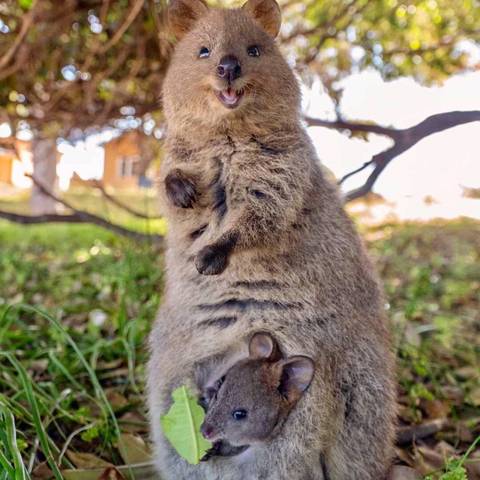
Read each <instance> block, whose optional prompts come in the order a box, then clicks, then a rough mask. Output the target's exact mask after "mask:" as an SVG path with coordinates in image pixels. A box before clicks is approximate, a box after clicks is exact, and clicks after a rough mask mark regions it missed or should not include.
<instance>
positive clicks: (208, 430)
mask: <svg viewBox="0 0 480 480" xmlns="http://www.w3.org/2000/svg"><path fill="white" fill-rule="evenodd" d="M200 431H201V432H202V435H203V436H204V437H205V438H206V439H207V440H208V439H209V438H211V437H212V436H213V427H212V426H211V425H209V424H208V423H205V422H204V423H202V425H201V427H200Z"/></svg>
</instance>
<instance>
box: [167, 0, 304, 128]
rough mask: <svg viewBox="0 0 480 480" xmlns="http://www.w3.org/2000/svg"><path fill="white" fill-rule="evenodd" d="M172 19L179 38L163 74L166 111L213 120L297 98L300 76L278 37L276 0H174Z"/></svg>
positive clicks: (278, 19) (294, 102)
mask: <svg viewBox="0 0 480 480" xmlns="http://www.w3.org/2000/svg"><path fill="white" fill-rule="evenodd" d="M169 23H170V25H171V28H172V30H173V32H174V33H175V35H176V36H177V38H179V39H180V42H179V44H178V45H177V47H176V49H175V55H174V57H173V59H172V62H171V65H170V68H169V72H168V75H167V78H166V80H165V86H164V88H165V98H166V99H168V101H167V104H166V105H165V107H166V110H167V112H172V113H175V114H181V113H182V112H185V113H188V115H190V117H192V116H193V117H197V118H198V119H199V120H201V119H204V120H205V117H206V118H207V119H208V122H209V123H211V121H212V119H213V118H216V119H222V118H225V117H226V116H229V115H231V112H233V111H235V112H237V111H244V110H245V109H247V110H248V108H249V106H250V107H251V108H253V109H254V110H258V109H264V108H276V107H275V102H278V99H279V98H281V97H283V98H290V99H291V100H292V102H291V103H293V104H294V105H295V104H296V102H297V99H298V87H297V85H296V81H295V79H294V77H293V75H292V73H291V71H290V69H289V68H288V66H287V64H286V63H285V61H284V60H283V58H282V56H281V54H280V52H279V51H278V49H277V47H276V46H275V43H274V38H275V36H276V35H277V34H278V31H279V29H280V23H281V15H280V9H279V7H278V5H277V3H276V2H275V1H274V0H249V1H248V2H247V3H246V4H245V5H244V6H243V7H242V8H241V9H235V10H217V9H211V8H209V7H208V6H207V5H206V4H205V3H204V2H203V1H202V0H172V1H171V2H170V7H169ZM170 101H171V102H172V104H171V105H170V104H169V102H170Z"/></svg>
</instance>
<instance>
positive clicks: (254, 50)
mask: <svg viewBox="0 0 480 480" xmlns="http://www.w3.org/2000/svg"><path fill="white" fill-rule="evenodd" d="M247 54H248V55H249V56H250V57H259V56H260V49H259V48H258V47H257V46H256V45H250V46H249V47H248V48H247Z"/></svg>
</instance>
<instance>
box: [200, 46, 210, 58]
mask: <svg viewBox="0 0 480 480" xmlns="http://www.w3.org/2000/svg"><path fill="white" fill-rule="evenodd" d="M209 56H210V50H209V49H208V48H207V47H202V48H201V49H200V50H199V51H198V58H208V57H209Z"/></svg>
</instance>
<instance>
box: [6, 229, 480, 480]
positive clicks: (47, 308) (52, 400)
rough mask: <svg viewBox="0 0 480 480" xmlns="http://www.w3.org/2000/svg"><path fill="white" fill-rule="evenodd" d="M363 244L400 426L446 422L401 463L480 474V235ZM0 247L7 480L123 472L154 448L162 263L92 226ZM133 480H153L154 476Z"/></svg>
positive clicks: (442, 472)
mask: <svg viewBox="0 0 480 480" xmlns="http://www.w3.org/2000/svg"><path fill="white" fill-rule="evenodd" d="M363 233H364V234H365V237H366V238H367V240H368V246H369V250H370V253H371V255H372V256H373V258H374V260H375V262H376V264H377V267H378V269H379V271H380V274H381V276H382V279H383V281H384V284H385V289H386V294H387V298H388V305H387V311H388V314H389V316H390V318H391V319H392V321H393V327H394V332H395V339H396V346H397V348H398V368H399V384H400V390H399V401H400V424H401V425H403V426H414V425H417V424H422V423H423V422H425V421H429V420H432V419H435V418H445V419H447V420H448V422H449V423H448V426H447V427H446V429H445V430H444V431H442V432H440V433H439V434H438V435H437V437H436V438H435V439H434V438H432V439H431V441H429V442H427V443H425V444H423V443H422V442H417V445H416V447H413V445H407V446H405V447H403V449H402V450H401V451H402V456H401V460H402V461H403V462H404V463H407V464H410V465H414V466H416V467H417V468H418V469H419V471H420V472H421V473H422V474H423V475H428V474H430V475H431V477H430V478H432V479H434V480H457V479H461V478H464V477H461V476H454V475H461V472H462V471H463V470H464V469H465V470H467V471H471V469H472V468H474V465H475V461H478V457H477V456H476V455H477V454H476V452H475V449H473V448H472V449H471V451H470V452H469V453H470V456H469V459H466V457H464V455H465V454H466V453H467V450H468V448H469V447H470V446H471V445H472V444H473V442H474V441H475V438H476V437H478V434H479V428H480V426H479V422H478V419H479V418H480V378H479V377H480V375H479V373H478V372H479V371H480V360H479V359H480V348H479V345H480V341H479V336H480V333H479V331H478V324H479V316H478V315H479V309H478V305H479V303H480V224H478V223H475V222H470V221H456V222H432V223H429V224H425V225H420V224H413V223H412V224H405V225H404V224H389V225H383V226H378V227H370V228H363ZM0 243H1V245H2V255H1V256H0V319H1V321H0V349H1V351H2V354H1V355H0V444H1V445H2V446H1V447H0V468H1V470H2V472H1V473H0V480H3V479H7V478H8V479H9V480H10V478H15V477H11V475H10V474H11V472H12V469H14V471H15V474H17V471H18V474H17V478H25V479H29V478H30V477H31V478H35V477H36V476H37V475H40V473H41V472H43V473H41V474H42V475H44V477H43V478H49V477H48V475H50V477H51V478H73V477H71V476H70V474H65V471H66V469H69V471H70V470H72V469H75V468H77V469H93V470H91V471H92V472H97V471H100V472H101V471H102V470H101V469H102V468H103V469H104V468H105V467H100V466H99V465H105V464H106V465H123V464H124V463H125V457H124V456H123V455H122V451H121V449H120V448H119V443H118V439H119V434H121V435H122V436H124V435H130V436H131V437H132V438H133V439H136V440H135V442H137V441H139V442H140V441H143V440H142V439H145V440H146V441H147V443H148V423H147V419H146V412H145V405H144V393H143V392H144V385H145V383H144V376H145V363H146V345H145V342H146V338H147V335H148V332H149V330H150V326H151V323H152V321H153V318H154V316H155V313H156V311H157V308H158V304H159V301H160V292H161V288H162V283H163V263H162V257H161V252H159V251H157V250H156V249H155V248H154V246H151V245H139V244H135V243H133V242H131V241H128V240H125V239H123V238H119V237H117V236H115V235H113V234H111V233H110V232H106V231H104V230H102V229H100V228H97V227H91V226H88V225H48V226H35V227H28V228H25V227H21V226H17V225H11V224H8V223H7V222H0ZM19 303H22V304H26V306H20V305H18V304H19ZM11 304H17V306H16V307H15V308H9V307H8V305H11ZM122 438H123V437H122ZM477 441H478V440H477ZM145 449H146V450H148V448H147V447H145ZM437 450H438V451H437ZM87 453H88V456H85V454H87ZM145 455H146V456H145V459H147V458H148V456H147V454H146V453H145ZM20 459H22V461H23V465H24V466H23V467H21V468H20V470H19V467H18V465H19V461H20ZM102 462H103V463H102ZM135 468H137V466H135ZM138 468H142V469H143V470H138V471H139V472H140V471H141V472H142V473H141V474H137V473H136V475H137V478H148V475H149V473H146V472H148V471H149V470H148V469H151V466H150V464H149V463H148V462H147V463H141V466H140V467H138ZM22 469H23V470H22ZM145 469H147V470H145ZM56 470H58V471H56ZM22 472H23V473H22ZM39 472H40V473H39ZM45 472H46V473H45ZM135 472H137V470H135ZM126 473H127V472H124V474H126ZM18 475H23V476H18ZM59 475H60V476H59ZM65 475H67V477H66V476H65ZM139 475H140V476H139ZM87 478H88V477H87Z"/></svg>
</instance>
